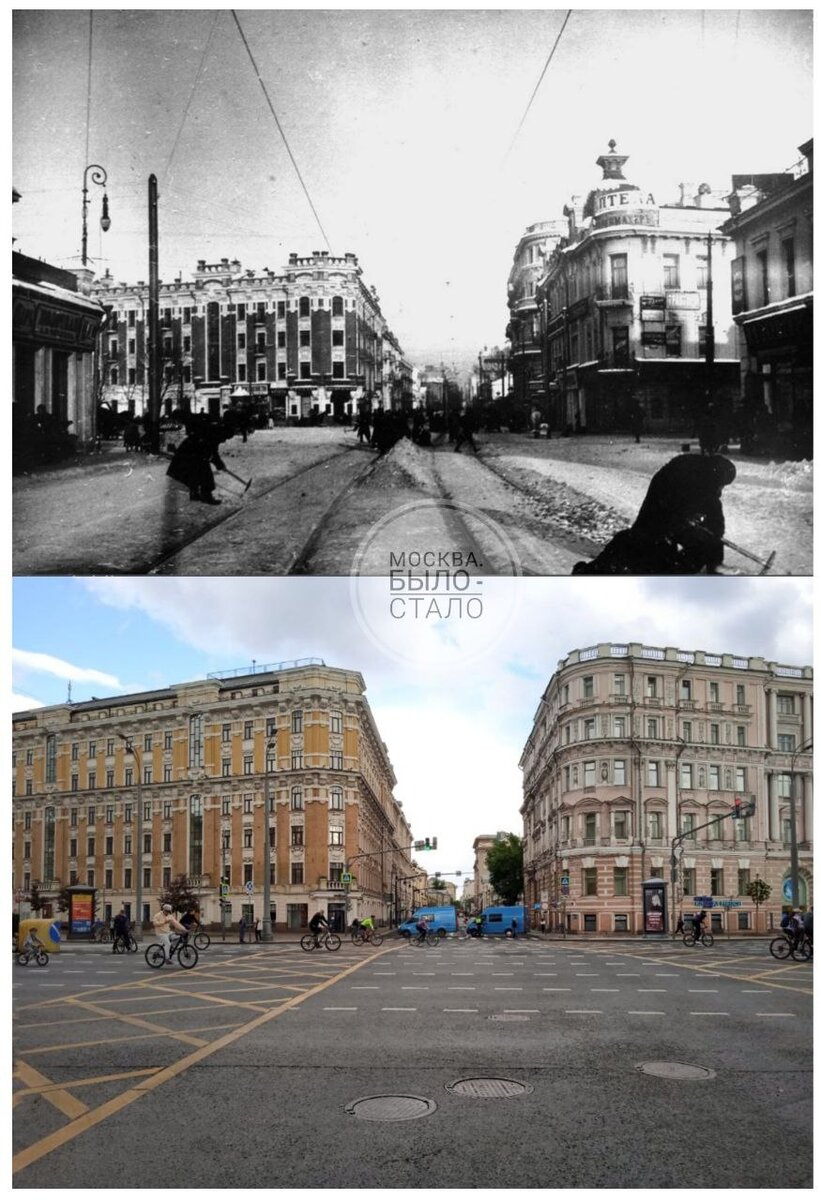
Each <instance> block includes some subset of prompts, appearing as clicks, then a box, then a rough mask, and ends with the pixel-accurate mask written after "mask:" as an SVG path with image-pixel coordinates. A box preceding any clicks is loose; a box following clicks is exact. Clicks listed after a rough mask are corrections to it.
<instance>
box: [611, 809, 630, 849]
mask: <svg viewBox="0 0 821 1200" xmlns="http://www.w3.org/2000/svg"><path fill="white" fill-rule="evenodd" d="M628 816H629V814H628V813H627V812H626V811H625V810H624V809H619V811H618V812H614V813H613V837H614V838H617V839H618V841H620V842H623V841H626V840H627V838H628V837H629V833H628V830H629V828H630V827H629V824H628Z"/></svg>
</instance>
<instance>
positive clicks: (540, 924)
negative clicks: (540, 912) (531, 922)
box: [539, 917, 547, 933]
mask: <svg viewBox="0 0 821 1200" xmlns="http://www.w3.org/2000/svg"><path fill="white" fill-rule="evenodd" d="M539 929H540V930H541V932H542V933H544V932H545V930H546V929H547V926H546V924H545V919H544V917H542V919H541V921H540V922H539Z"/></svg>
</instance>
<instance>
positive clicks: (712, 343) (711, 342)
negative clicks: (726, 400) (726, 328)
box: [704, 230, 716, 408]
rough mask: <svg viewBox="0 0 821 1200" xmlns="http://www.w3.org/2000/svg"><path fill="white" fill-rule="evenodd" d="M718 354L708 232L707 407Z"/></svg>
mask: <svg viewBox="0 0 821 1200" xmlns="http://www.w3.org/2000/svg"><path fill="white" fill-rule="evenodd" d="M715 356H716V338H715V329H714V328H713V234H712V230H710V231H709V232H708V234H707V327H706V329H705V331H704V359H705V364H706V373H707V378H706V381H705V393H706V395H705V399H706V402H707V407H708V408H709V406H710V405H711V404H712V402H713V363H714V362H715Z"/></svg>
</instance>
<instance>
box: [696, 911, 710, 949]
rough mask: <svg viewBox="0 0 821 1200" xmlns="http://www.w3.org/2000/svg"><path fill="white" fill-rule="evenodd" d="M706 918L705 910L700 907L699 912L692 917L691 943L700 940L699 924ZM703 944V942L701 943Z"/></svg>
mask: <svg viewBox="0 0 821 1200" xmlns="http://www.w3.org/2000/svg"><path fill="white" fill-rule="evenodd" d="M706 919H707V910H706V909H705V908H702V910H701V912H700V913H697V914H696V916H694V917H693V945H695V944H696V942H700V941H701V926H702V925H703V924H704V922H705V920H706ZM702 944H703V943H702Z"/></svg>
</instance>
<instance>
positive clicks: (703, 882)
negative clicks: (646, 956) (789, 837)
mask: <svg viewBox="0 0 821 1200" xmlns="http://www.w3.org/2000/svg"><path fill="white" fill-rule="evenodd" d="M648 878H651V879H653V880H659V881H661V885H662V890H663V893H664V901H665V916H666V921H665V924H666V927H667V931H668V932H671V931H672V929H674V928H675V924H676V922H677V920H678V916H679V914H682V915H683V916H684V917H685V919H686V917H687V916H688V915H690V914H693V913H695V912H698V911H699V909H700V908H701V907H702V900H703V898H705V897H707V898H709V899H710V900H712V905H706V907H707V908H708V911H709V913H710V924H711V927H712V929H713V931H714V932H721V933H732V934H756V933H759V934H761V933H766V932H768V931H769V930H770V929H773V928H776V927H777V926H778V925H779V922H780V920H781V916H782V913H783V912H784V910H785V909H791V908H792V907H793V902H792V889H791V879H790V861H789V851H788V850H787V849H783V850H777V851H768V853H767V856H766V857H764V855H763V854H759V853H751V854H749V855H745V854H736V853H733V854H728V853H727V852H722V851H721V850H720V849H718V848H717V849H716V850H715V852H714V853H709V854H698V855H692V856H691V855H689V854H686V853H685V854H684V855H683V856H682V858H681V861H680V866H679V869H678V877H677V879H676V881H675V883H673V884H671V883H670V860H669V853H668V855H667V856H666V857H665V856H662V857H656V856H650V855H645V856H642V854H641V853H636V854H629V853H625V854H620V855H595V856H594V855H583V856H582V855H574V856H570V857H568V858H564V859H560V860H558V861H557V860H553V861H552V862H551V863H543V864H539V863H534V864H533V865H532V866H531V867H530V868H529V870H528V872H527V874H526V878H525V905H526V907H527V910H528V920H529V924H530V925H531V927H532V928H535V929H541V928H542V926H543V927H544V931H545V932H547V933H555V932H568V933H579V934H584V933H595V934H639V935H643V934H644V933H645V920H644V894H643V887H642V885H643V883H644V882H646V880H647V879H648ZM755 879H761V880H763V881H764V882H765V883H767V884H769V886H770V889H771V890H770V894H769V897H768V898H767V899H766V900H765V901H764V902H762V903H761V904H760V905H759V906H758V908H756V905H755V904H754V903H753V900H752V899H751V897H750V896H749V895H748V894H747V885H748V883H750V882H752V881H754V880H755ZM798 887H799V896H798V907H800V908H802V909H807V908H810V907H812V904H813V875H812V864H811V860H810V858H809V855H808V854H806V852H802V853H801V854H800V857H799V874H798Z"/></svg>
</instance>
